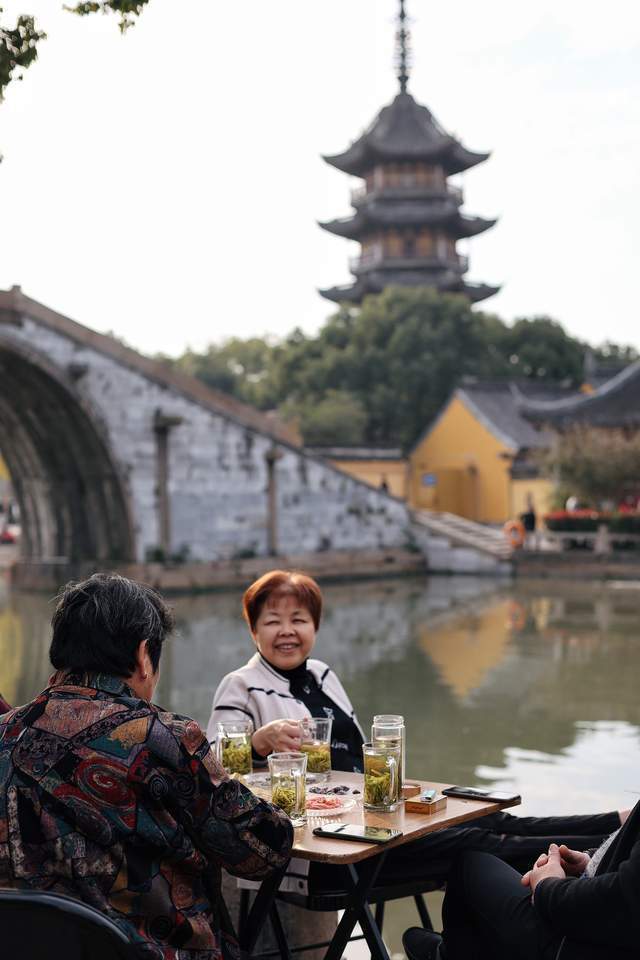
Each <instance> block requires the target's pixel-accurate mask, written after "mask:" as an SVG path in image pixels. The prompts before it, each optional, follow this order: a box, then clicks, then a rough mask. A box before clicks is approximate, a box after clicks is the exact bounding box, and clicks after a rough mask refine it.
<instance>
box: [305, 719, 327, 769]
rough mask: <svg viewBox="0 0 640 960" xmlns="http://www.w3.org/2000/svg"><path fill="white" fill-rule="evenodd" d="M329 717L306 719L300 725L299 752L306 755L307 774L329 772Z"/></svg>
mask: <svg viewBox="0 0 640 960" xmlns="http://www.w3.org/2000/svg"><path fill="white" fill-rule="evenodd" d="M332 723H333V720H332V719H331V717H308V718H307V719H306V720H303V721H302V722H301V724H300V727H301V730H302V743H301V744H300V750H301V751H302V753H306V755H307V773H327V774H328V773H329V772H330V771H331V724H332Z"/></svg>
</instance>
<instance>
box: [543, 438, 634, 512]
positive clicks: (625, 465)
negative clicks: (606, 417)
mask: <svg viewBox="0 0 640 960" xmlns="http://www.w3.org/2000/svg"><path fill="white" fill-rule="evenodd" d="M543 464H544V467H545V469H546V472H547V474H548V475H549V476H550V477H552V478H553V479H554V480H556V481H557V482H558V483H559V484H560V485H561V486H562V487H563V488H564V489H565V490H571V492H572V494H573V495H574V496H576V497H578V499H579V500H580V501H583V502H585V503H587V504H590V505H592V506H599V505H600V504H602V503H606V502H610V503H613V504H617V503H619V502H621V501H622V499H623V498H624V496H625V495H626V494H627V493H629V492H630V489H631V488H632V487H633V486H634V484H636V485H637V483H638V477H640V433H636V434H634V435H632V436H626V435H625V434H624V433H622V432H621V431H616V430H598V429H593V428H591V427H575V428H574V429H572V430H569V431H567V432H566V433H563V434H559V435H558V437H557V438H556V441H555V443H554V445H553V447H552V448H551V450H550V451H549V452H548V453H547V454H546V455H545V456H544V458H543Z"/></svg>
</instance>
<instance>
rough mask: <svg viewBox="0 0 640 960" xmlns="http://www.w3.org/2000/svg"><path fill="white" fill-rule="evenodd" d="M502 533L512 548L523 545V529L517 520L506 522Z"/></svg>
mask: <svg viewBox="0 0 640 960" xmlns="http://www.w3.org/2000/svg"><path fill="white" fill-rule="evenodd" d="M502 532H503V533H504V535H505V537H506V538H507V540H508V541H509V543H510V544H511V546H512V547H521V546H522V544H523V543H524V538H525V529H524V527H523V526H522V524H521V523H520V521H519V520H507V522H506V523H505V525H504V527H503V528H502Z"/></svg>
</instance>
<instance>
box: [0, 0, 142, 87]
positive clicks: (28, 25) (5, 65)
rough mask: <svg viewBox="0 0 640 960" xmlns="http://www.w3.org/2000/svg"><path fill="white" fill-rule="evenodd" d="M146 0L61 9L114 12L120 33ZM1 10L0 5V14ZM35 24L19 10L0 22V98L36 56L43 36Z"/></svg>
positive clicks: (97, 0) (87, 0)
mask: <svg viewBox="0 0 640 960" xmlns="http://www.w3.org/2000/svg"><path fill="white" fill-rule="evenodd" d="M148 3H149V0H83V2H78V3H75V4H74V5H73V6H67V5H65V7H64V9H65V10H68V11H69V13H74V14H76V15H77V16H80V17H86V16H89V15H90V14H92V13H115V14H116V15H117V16H118V18H119V26H120V30H121V31H122V32H123V33H124V32H125V31H126V30H128V29H129V27H132V26H133V24H134V23H135V18H136V17H138V16H139V15H140V14H141V13H142V11H143V10H144V8H145V7H146V5H147V4H148ZM3 13H4V10H3V8H2V7H0V16H1V15H2V14H3ZM46 36H47V35H46V33H44V32H43V31H42V30H40V28H39V27H38V26H37V25H36V21H35V17H32V16H30V15H28V14H22V15H21V16H19V17H18V18H17V20H16V23H15V26H3V25H2V24H0V101H1V100H2V99H3V98H4V95H5V92H6V89H7V87H8V86H9V84H10V83H11V82H12V81H13V80H21V79H22V76H23V74H22V72H21V71H24V70H26V69H27V68H28V67H30V66H31V65H32V64H33V63H35V61H36V60H37V58H38V44H39V43H40V42H41V41H42V40H45V39H46Z"/></svg>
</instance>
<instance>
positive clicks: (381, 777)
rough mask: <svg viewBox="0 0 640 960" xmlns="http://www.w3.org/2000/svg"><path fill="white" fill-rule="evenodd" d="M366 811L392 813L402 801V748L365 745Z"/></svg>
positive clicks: (364, 797) (363, 752)
mask: <svg viewBox="0 0 640 960" xmlns="http://www.w3.org/2000/svg"><path fill="white" fill-rule="evenodd" d="M362 756H363V759H364V794H363V805H364V808H365V810H373V811H376V812H377V813H391V811H392V810H395V809H396V807H397V806H398V802H399V800H400V747H399V746H396V747H394V746H380V745H378V744H377V743H363V745H362Z"/></svg>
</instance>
